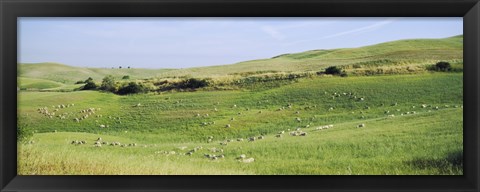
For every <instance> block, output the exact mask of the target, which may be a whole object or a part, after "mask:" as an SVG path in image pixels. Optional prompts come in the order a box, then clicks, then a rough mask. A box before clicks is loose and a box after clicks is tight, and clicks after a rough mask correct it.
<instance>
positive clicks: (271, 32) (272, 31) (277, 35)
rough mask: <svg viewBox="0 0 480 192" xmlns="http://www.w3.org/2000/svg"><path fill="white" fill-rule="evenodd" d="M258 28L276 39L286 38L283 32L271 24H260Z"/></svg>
mask: <svg viewBox="0 0 480 192" xmlns="http://www.w3.org/2000/svg"><path fill="white" fill-rule="evenodd" d="M260 29H261V30H262V31H263V32H265V33H267V34H268V35H270V36H271V37H272V38H274V39H276V40H284V39H285V38H287V37H286V36H285V35H284V34H282V33H281V32H280V31H279V30H277V29H275V28H273V27H272V26H262V27H261V28H260Z"/></svg>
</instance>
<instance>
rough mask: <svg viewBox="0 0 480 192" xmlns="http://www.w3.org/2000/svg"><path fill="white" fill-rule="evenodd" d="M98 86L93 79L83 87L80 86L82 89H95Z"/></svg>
mask: <svg viewBox="0 0 480 192" xmlns="http://www.w3.org/2000/svg"><path fill="white" fill-rule="evenodd" d="M97 88H98V86H97V84H95V83H94V82H93V81H89V82H88V83H87V84H85V85H84V86H83V87H82V88H80V90H95V89H97Z"/></svg>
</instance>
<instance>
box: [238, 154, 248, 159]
mask: <svg viewBox="0 0 480 192" xmlns="http://www.w3.org/2000/svg"><path fill="white" fill-rule="evenodd" d="M246 157H247V156H246V155H245V154H241V155H240V157H238V159H245V158H246Z"/></svg>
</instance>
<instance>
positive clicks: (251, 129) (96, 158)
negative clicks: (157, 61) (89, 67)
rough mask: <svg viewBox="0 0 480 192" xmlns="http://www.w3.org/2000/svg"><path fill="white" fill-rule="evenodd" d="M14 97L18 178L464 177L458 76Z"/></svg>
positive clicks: (312, 80)
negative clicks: (20, 128) (24, 133)
mask: <svg viewBox="0 0 480 192" xmlns="http://www.w3.org/2000/svg"><path fill="white" fill-rule="evenodd" d="M289 57H292V56H289ZM18 99H19V105H18V116H19V120H20V121H21V122H22V123H24V124H25V125H24V126H28V127H29V128H30V129H31V130H32V131H33V132H35V133H34V134H33V136H32V138H31V139H29V140H28V141H25V142H21V143H18V174H19V175H52V174H53V175H57V174H59V175H77V174H79V175H110V174H112V175H117V174H119V175H124V174H127V175H136V174H139V175H149V174H154V175H164V174H167V175H170V174H175V175H190V174H193V175H212V174H213V175H244V174H245V175H308V174H312V175H357V174H358V175H462V174H463V161H462V159H463V74H462V73H441V72H421V73H416V74H401V75H376V76H352V77H345V78H343V77H336V76H318V77H311V78H302V79H297V80H296V81H294V82H292V83H289V84H285V85H281V86H276V87H263V88H262V86H261V85H260V88H256V89H238V90H202V89H200V90H197V91H193V92H176V91H169V92H161V93H148V94H134V95H127V96H118V95H115V94H112V93H106V92H98V91H75V92H24V91H20V92H19V93H18ZM72 104H73V105H72ZM92 109H93V110H92ZM47 111H48V112H47ZM52 113H54V114H53V115H52ZM86 115H88V116H86ZM77 119H78V120H77ZM361 124H363V125H364V126H360V125H361ZM326 125H332V126H327V128H325V126H326ZM282 132H283V133H282ZM302 133H305V134H304V135H305V136H301V134H302ZM294 135H296V136H294ZM99 138H101V140H100V141H99V143H100V144H95V143H96V142H97V140H99ZM251 138H255V139H254V140H253V139H251ZM249 140H252V141H249ZM77 141H85V142H86V144H77ZM72 142H74V144H72ZM112 142H118V143H120V145H112ZM242 155H244V156H242ZM249 158H253V159H254V160H251V161H250V160H248V159H249Z"/></svg>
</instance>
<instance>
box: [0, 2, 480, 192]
mask: <svg viewBox="0 0 480 192" xmlns="http://www.w3.org/2000/svg"><path fill="white" fill-rule="evenodd" d="M60 16H61V17H118V16H122V17H133V16H135V17H164V16H181V17H187V16H188V17H194V16H201V17H219V16H236V17H278V16H282V17H307V16H308V17H325V16H328V17H366V16H368V17H391V16H394V17H426V16H429V17H432V16H433V17H463V19H464V98H463V99H464V175H462V176H18V175H17V171H16V168H17V159H16V152H17V148H16V146H17V142H16V132H15V130H16V112H15V111H16V107H17V106H16V105H17V97H16V92H17V91H16V86H17V85H16V78H17V77H16V74H17V73H16V68H17V17H60ZM0 17H1V18H0V20H1V22H0V31H1V36H0V42H1V44H2V45H1V47H0V58H1V64H0V74H1V75H0V77H1V78H0V136H1V139H0V150H1V151H0V161H1V162H0V190H1V191H465V192H469V191H472V192H474V191H480V190H479V189H480V187H479V182H478V181H479V180H480V177H479V173H480V171H479V167H480V166H479V162H480V159H479V146H480V142H479V138H480V134H479V122H480V118H479V117H480V116H479V114H478V111H479V98H480V97H479V76H480V71H479V64H480V62H479V59H480V54H479V53H480V50H479V46H480V38H479V36H480V3H479V1H478V0H415V1H413V0H300V1H294V0H284V1H281V0H257V1H252V0H244V1H242V0H221V1H218V0H139V1H135V0H117V1H109V0H101V1H93V0H63V1H59V0H0Z"/></svg>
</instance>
